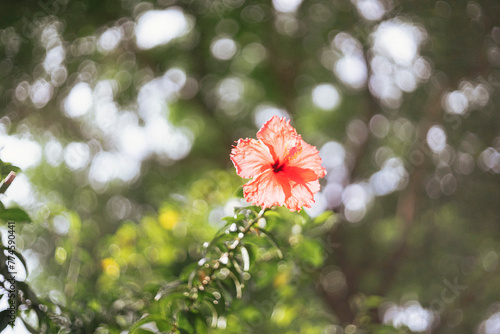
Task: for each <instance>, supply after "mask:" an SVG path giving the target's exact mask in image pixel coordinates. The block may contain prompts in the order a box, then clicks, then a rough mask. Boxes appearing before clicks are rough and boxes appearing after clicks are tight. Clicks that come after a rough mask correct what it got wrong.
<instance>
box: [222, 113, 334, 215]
mask: <svg viewBox="0 0 500 334" xmlns="http://www.w3.org/2000/svg"><path fill="white" fill-rule="evenodd" d="M231 160H232V161H233V164H234V166H235V167H236V172H237V173H238V175H239V176H241V177H243V178H252V180H251V181H250V182H248V183H246V184H245V185H244V186H243V194H244V196H245V199H246V200H247V201H248V202H250V203H252V204H256V205H260V206H261V207H262V208H270V207H272V206H274V205H278V206H281V205H285V206H286V207H287V208H288V209H290V210H291V211H295V210H296V211H300V210H301V208H302V206H305V207H307V208H310V207H311V204H312V203H314V194H315V193H317V192H318V191H319V181H318V179H319V178H321V177H323V176H325V175H326V171H325V169H324V168H323V167H322V166H321V158H320V157H319V153H318V150H317V149H316V147H314V146H311V145H309V144H307V143H306V142H305V141H303V140H302V138H301V137H300V135H299V134H297V131H296V130H295V129H294V128H293V127H292V126H291V125H290V121H289V120H288V121H287V120H286V119H285V118H284V117H283V118H278V117H277V116H274V117H272V118H271V119H270V120H268V121H267V122H266V123H265V124H264V125H263V126H262V128H261V129H260V130H259V132H257V139H251V138H250V139H249V138H246V139H240V140H238V143H237V145H236V146H234V147H233V149H232V150H231Z"/></svg>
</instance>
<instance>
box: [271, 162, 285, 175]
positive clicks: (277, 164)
mask: <svg viewBox="0 0 500 334" xmlns="http://www.w3.org/2000/svg"><path fill="white" fill-rule="evenodd" d="M284 166H285V164H281V165H280V161H279V160H276V161H275V162H274V164H272V165H271V167H272V168H273V172H274V173H278V172H281V170H282V169H283V167H284Z"/></svg>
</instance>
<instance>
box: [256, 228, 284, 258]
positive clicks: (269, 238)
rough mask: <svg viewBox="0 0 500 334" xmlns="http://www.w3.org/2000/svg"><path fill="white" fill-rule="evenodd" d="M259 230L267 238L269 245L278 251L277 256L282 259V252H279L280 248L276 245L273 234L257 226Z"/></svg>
mask: <svg viewBox="0 0 500 334" xmlns="http://www.w3.org/2000/svg"><path fill="white" fill-rule="evenodd" d="M259 232H260V233H262V235H263V236H265V237H266V238H267V240H268V241H269V242H270V243H271V245H272V246H273V247H274V248H275V249H276V250H277V251H278V256H279V257H280V259H282V258H283V253H282V252H281V249H280V248H279V246H278V241H277V240H276V239H275V238H274V236H273V235H272V234H271V233H269V232H267V231H266V230H264V229H263V228H259Z"/></svg>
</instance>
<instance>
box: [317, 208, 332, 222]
mask: <svg viewBox="0 0 500 334" xmlns="http://www.w3.org/2000/svg"><path fill="white" fill-rule="evenodd" d="M332 217H334V213H333V211H325V212H323V213H322V214H320V215H319V216H318V217H316V218H314V223H315V224H323V223H325V222H326V221H327V220H328V219H330V218H332Z"/></svg>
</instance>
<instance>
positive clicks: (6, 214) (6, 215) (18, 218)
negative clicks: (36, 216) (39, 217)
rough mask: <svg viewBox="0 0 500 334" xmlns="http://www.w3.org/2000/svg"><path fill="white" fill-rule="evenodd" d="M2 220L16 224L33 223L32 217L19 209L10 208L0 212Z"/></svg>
mask: <svg viewBox="0 0 500 334" xmlns="http://www.w3.org/2000/svg"><path fill="white" fill-rule="evenodd" d="M0 219H3V220H5V221H10V220H13V221H15V222H29V223H30V222H31V218H30V216H28V214H27V213H26V212H25V211H24V210H22V209H19V208H10V209H5V210H3V211H0Z"/></svg>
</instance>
